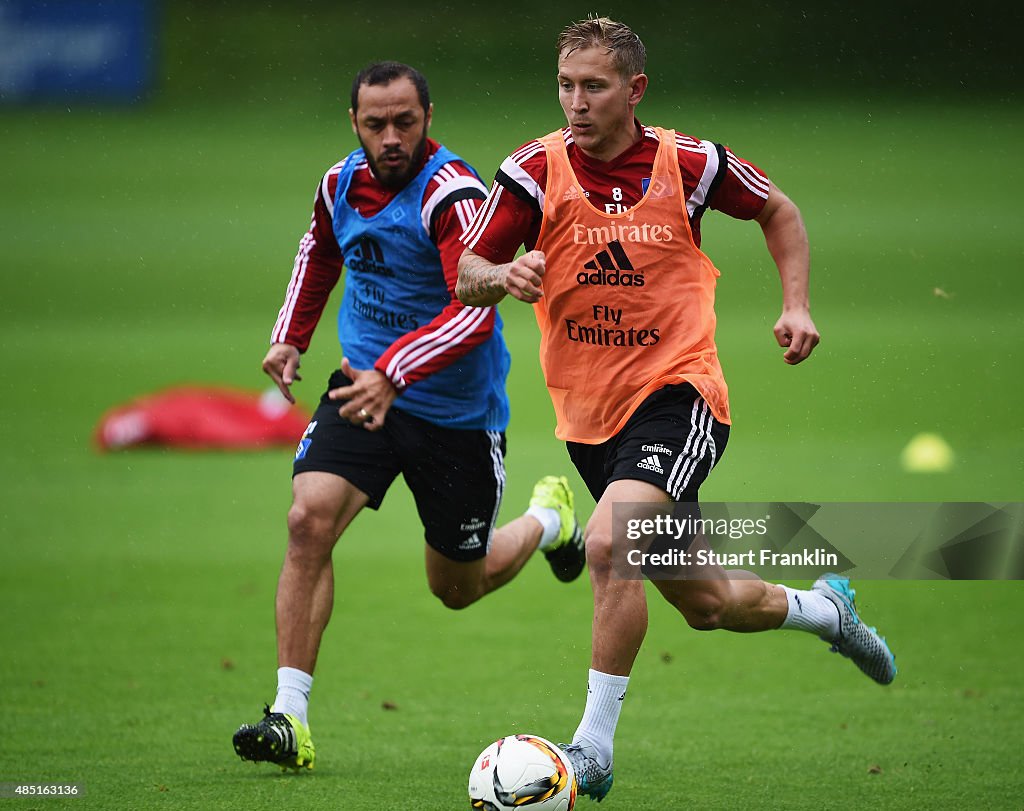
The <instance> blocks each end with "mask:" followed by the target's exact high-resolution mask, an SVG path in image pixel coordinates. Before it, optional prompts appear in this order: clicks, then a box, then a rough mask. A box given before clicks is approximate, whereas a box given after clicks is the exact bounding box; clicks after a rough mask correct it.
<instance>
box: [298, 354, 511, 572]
mask: <svg viewBox="0 0 1024 811" xmlns="http://www.w3.org/2000/svg"><path fill="white" fill-rule="evenodd" d="M350 382H351V381H349V379H348V378H347V377H345V375H343V374H342V373H341V372H340V371H337V372H335V373H334V374H332V375H331V379H330V381H329V383H328V384H327V388H328V390H330V389H334V388H338V387H339V386H346V385H349V384H350ZM341 406H342V402H341V401H337V400H330V399H328V397H327V392H324V394H323V396H322V397H321V398H320V405H319V406H318V407H317V410H316V412H315V413H314V414H313V420H312V421H311V422H310V424H309V427H307V428H306V432H305V433H304V434H303V436H302V439H301V440H300V442H299V446H298V448H297V449H296V451H295V462H294V464H293V475H294V474H298V473H306V472H309V471H318V472H323V473H334V474H336V475H338V476H341V477H342V478H344V479H347V480H348V481H349V482H351V483H352V484H353V485H354V486H355V487H357V488H358V489H359V490H362V491H363V492H364V493H366V495H367V496H369V499H370V501H369V505H368V506H369V507H371V508H372V509H374V510H376V509H377V508H379V507H380V505H381V502H382V501H383V500H384V496H385V494H386V493H387V491H388V488H389V487H390V486H391V483H392V482H393V481H394V480H395V477H396V476H398V474H399V473H401V474H402V475H403V476H404V477H405V483H406V484H407V485H408V486H409V490H411V491H412V495H413V498H414V499H415V500H416V509H417V511H418V512H419V516H420V521H422V523H423V529H424V532H425V537H426V541H427V543H428V544H430V545H431V546H432V547H433V548H434V549H436V550H437V551H438V552H440V553H441V554H442V555H444V556H445V557H446V558H450V559H451V560H460V561H469V560H477V559H478V558H482V557H483V556H484V555H486V554H487V550H488V548H489V546H490V542H491V534H492V532H493V531H494V523H495V521H496V520H497V517H498V508H499V507H500V506H501V496H502V492H503V491H504V489H505V434H504V433H503V432H501V431H483V430H481V431H472V430H470V431H467V430H457V429H452V428H441V427H439V426H437V425H435V424H434V423H432V422H427V421H426V420H423V419H420V418H419V417H414V416H413V415H412V414H409V413H407V412H403V411H402V410H401V409H398V408H392V409H391V410H390V411H388V414H387V419H386V420H385V421H384V427H383V428H381V430H379V431H367V430H366V429H365V428H362V427H359V426H356V425H353V424H352V423H350V422H348V421H347V420H343V419H342V418H341V417H340V416H339V414H338V409H339V408H341Z"/></svg>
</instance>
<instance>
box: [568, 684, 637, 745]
mask: <svg viewBox="0 0 1024 811" xmlns="http://www.w3.org/2000/svg"><path fill="white" fill-rule="evenodd" d="M628 685H629V676H612V675H610V674H608V673H602V672H601V671H599V670H591V671H590V677H589V679H588V682H587V708H586V709H585V710H584V711H583V718H582V719H581V720H580V725H579V727H577V729H576V734H575V735H573V736H572V742H573V743H589V744H590V745H591V746H593V747H594V748H595V749H596V750H597V755H598V758H599V760H600V761H601V762H602V764H604V763H608V764H610V763H611V762H612V750H613V748H614V741H615V727H616V726H617V725H618V723H619V713H620V712H621V711H622V700H623V699H624V698H625V697H626V687H627V686H628Z"/></svg>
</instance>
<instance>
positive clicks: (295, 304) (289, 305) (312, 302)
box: [270, 163, 344, 352]
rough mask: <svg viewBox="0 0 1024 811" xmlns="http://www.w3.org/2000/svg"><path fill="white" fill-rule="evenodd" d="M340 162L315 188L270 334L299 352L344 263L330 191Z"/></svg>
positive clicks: (274, 340)
mask: <svg viewBox="0 0 1024 811" xmlns="http://www.w3.org/2000/svg"><path fill="white" fill-rule="evenodd" d="M340 168H341V164H340V163H339V164H337V165H335V166H333V167H331V169H330V170H328V172H327V174H325V175H324V178H323V180H322V181H321V182H320V185H319V186H318V187H317V191H316V196H315V198H314V202H313V217H312V219H311V220H310V223H309V230H308V231H307V232H306V233H305V235H304V236H303V237H302V239H301V240H300V241H299V252H298V253H297V254H296V255H295V263H294V264H293V266H292V276H291V279H290V280H289V282H288V289H287V291H286V292H285V298H284V304H282V305H281V309H280V311H279V312H278V314H277V321H276V322H275V324H274V328H273V330H271V333H270V341H271V343H286V344H291V345H292V346H294V347H296V348H297V349H298V350H299V351H300V352H305V351H306V349H307V348H309V341H310V339H311V338H312V337H313V331H314V330H315V329H316V325H317V324H318V323H319V322H320V316H321V315H323V311H324V307H326V306H327V301H328V299H330V297H331V291H332V290H333V289H334V286H335V285H336V284H337V283H338V279H339V278H341V269H342V266H343V263H344V260H343V257H342V255H341V249H340V248H339V247H338V241H337V239H335V236H334V220H333V218H334V191H335V188H336V186H337V182H338V171H339V169H340Z"/></svg>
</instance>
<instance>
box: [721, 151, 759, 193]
mask: <svg viewBox="0 0 1024 811" xmlns="http://www.w3.org/2000/svg"><path fill="white" fill-rule="evenodd" d="M725 152H726V155H727V156H728V159H729V171H730V172H732V173H733V174H734V175H735V176H736V177H737V178H738V179H739V181H740V182H741V183H742V184H743V185H744V186H746V187H747V188H748V189H750V191H751V192H753V193H754V194H756V195H757V196H758V197H761V198H763V199H765V200H767V199H768V188H769V186H768V178H766V177H765V176H764V175H762V174H761V173H760V172H757V171H755V170H754V168H753V167H752V166H750V165H749V164H747V163H744V162H743V161H742V160H740V159H739V158H737V157H736V156H735V155H734V154H733V152H732V150H731V149H726V151H725Z"/></svg>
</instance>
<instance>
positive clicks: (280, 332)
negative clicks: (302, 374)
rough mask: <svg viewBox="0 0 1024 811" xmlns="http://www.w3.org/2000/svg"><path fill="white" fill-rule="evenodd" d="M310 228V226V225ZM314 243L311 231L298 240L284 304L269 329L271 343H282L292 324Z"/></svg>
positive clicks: (314, 239)
mask: <svg viewBox="0 0 1024 811" xmlns="http://www.w3.org/2000/svg"><path fill="white" fill-rule="evenodd" d="M310 228H312V226H310ZM315 245H316V238H315V237H314V236H313V233H312V231H307V232H306V233H305V234H304V235H303V237H302V239H301V240H300V241H299V252H298V253H297V254H295V263H294V264H293V265H292V277H291V279H289V281H288V290H287V291H286V292H285V296H284V304H282V305H281V311H280V312H279V313H278V314H277V322H276V323H275V324H274V328H273V329H272V330H271V331H270V342H271V343H275V344H276V343H283V342H284V340H285V338H287V337H288V329H289V327H291V324H292V315H293V314H294V313H295V302H296V301H298V298H299V290H301V289H302V282H303V280H304V279H305V277H306V267H307V266H308V265H309V252H310V251H312V250H313V247H314V246H315Z"/></svg>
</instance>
